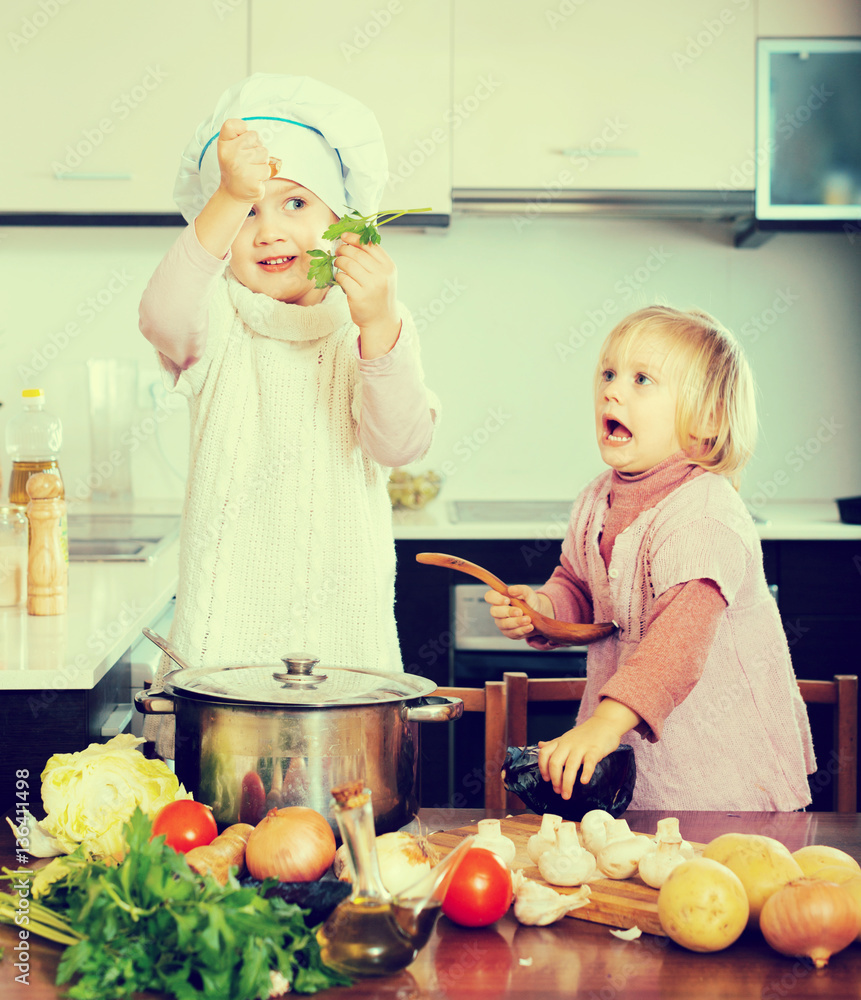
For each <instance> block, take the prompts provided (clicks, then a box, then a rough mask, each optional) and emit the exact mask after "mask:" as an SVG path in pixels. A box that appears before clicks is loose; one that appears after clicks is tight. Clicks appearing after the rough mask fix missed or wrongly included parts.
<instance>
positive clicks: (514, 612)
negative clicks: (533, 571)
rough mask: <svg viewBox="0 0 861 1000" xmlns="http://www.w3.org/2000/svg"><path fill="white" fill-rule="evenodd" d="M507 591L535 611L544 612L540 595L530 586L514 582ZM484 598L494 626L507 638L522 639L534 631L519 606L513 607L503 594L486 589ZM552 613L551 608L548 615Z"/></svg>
mask: <svg viewBox="0 0 861 1000" xmlns="http://www.w3.org/2000/svg"><path fill="white" fill-rule="evenodd" d="M508 592H509V594H511V596H512V597H517V598H518V599H519V600H521V601H523V603H524V604H526V605H528V606H529V607H530V608H534V609H535V610H536V611H541V612H542V613H543V612H544V609H543V608H542V607H541V605H542V603H543V602H542V600H541V595H540V594H536V593H535V591H534V590H533V589H532V587H527V586H526V584H525V583H516V584H514V585H513V586H511V587H509V588H508ZM484 599H485V601H487V603H488V604H489V605H490V614H491V615H492V617H493V620H494V622H496V627H497V628H498V629H499V631H500V632H501V633H502V634H503V635H504V636H506V637H507V638H509V639H522V638H523V637H524V636H526V635H529V633H530V632H532V631H534V629H533V627H532V622H531V621H530V620H529V619H528V618H527V617H526V615H524V614H523V612H522V611H521V610H520V609H519V608H516V607H514V605H513V604H512V603H511V600H510V599H509V598H508V597H506V596H505V595H504V594H499V593H497V592H496V591H495V590H488V592H487V593H486V594H485V595H484ZM548 603H549V602H548ZM552 614H553V610H552V608H551V609H550V616H552Z"/></svg>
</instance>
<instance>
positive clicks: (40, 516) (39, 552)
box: [27, 472, 69, 615]
mask: <svg viewBox="0 0 861 1000" xmlns="http://www.w3.org/2000/svg"><path fill="white" fill-rule="evenodd" d="M27 496H29V497H30V502H29V503H28V504H27V517H28V518H29V520H30V550H29V557H28V562H27V613H28V614H30V615H63V614H65V613H66V605H67V601H68V593H69V569H68V564H67V562H66V552H65V548H64V545H63V524H64V523H65V514H66V501H65V500H64V499H63V483H62V480H61V479H60V477H59V476H55V475H54V474H53V473H51V472H36V473H34V474H33V475H32V476H30V478H29V479H28V480H27Z"/></svg>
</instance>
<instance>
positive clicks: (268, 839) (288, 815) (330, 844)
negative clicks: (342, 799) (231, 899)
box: [245, 806, 335, 882]
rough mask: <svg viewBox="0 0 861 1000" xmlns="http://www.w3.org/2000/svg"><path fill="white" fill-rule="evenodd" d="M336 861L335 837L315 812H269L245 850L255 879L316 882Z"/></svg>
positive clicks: (296, 808)
mask: <svg viewBox="0 0 861 1000" xmlns="http://www.w3.org/2000/svg"><path fill="white" fill-rule="evenodd" d="M334 857H335V834H334V833H332V828H331V827H330V826H329V824H328V823H327V822H326V820H325V819H324V818H323V817H322V816H321V815H320V813H318V812H317V811H316V810H314V809H308V808H306V807H305V806H287V807H286V808H284V809H270V810H269V812H268V813H267V814H266V815H265V816H264V817H263V819H262V820H260V822H259V823H258V824H257V826H255V827H254V829H253V830H252V831H251V834H250V835H249V837H248V843H247V845H246V847H245V865H246V867H247V868H248V872H249V874H250V875H251V876H252V878H256V879H261V880H262V879H265V878H277V879H278V880H279V881H280V882H315V881H316V880H317V879H318V878H320V877H321V876H322V875H323V874H324V872H325V871H326V870H327V869H328V867H329V865H331V864H332V859H333V858H334Z"/></svg>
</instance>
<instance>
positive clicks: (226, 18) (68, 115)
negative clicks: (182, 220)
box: [0, 0, 247, 214]
mask: <svg viewBox="0 0 861 1000" xmlns="http://www.w3.org/2000/svg"><path fill="white" fill-rule="evenodd" d="M2 23H3V36H4V38H5V45H6V52H5V55H4V57H3V59H2V60H0V91H2V93H3V94H4V97H5V100H4V111H3V132H4V136H3V143H2V144H0V177H2V179H3V185H2V195H0V198H2V203H0V212H3V213H9V212H17V213H31V212H38V213H95V214H102V213H120V214H124V213H134V214H141V213H143V214H146V213H174V212H176V211H177V208H176V206H175V204H174V202H173V197H172V192H173V184H174V179H175V176H176V171H177V168H178V166H179V159H180V154H181V152H182V150H183V148H184V146H185V144H186V143H187V142H188V140H189V139H190V138H191V135H192V133H193V131H194V129H195V127H196V126H197V124H198V122H200V120H201V119H202V118H204V117H205V115H206V114H208V113H209V112H210V111H211V109H212V107H213V106H214V104H215V101H216V99H217V98H218V96H219V94H220V93H221V92H222V91H223V90H224V89H225V87H227V86H229V85H230V84H231V83H233V82H234V81H235V80H238V79H240V78H241V77H243V76H245V74H246V69H247V11H246V8H245V6H244V5H243V4H237V3H231V2H230V0H216V2H213V0H182V2H181V3H175V2H173V0H148V2H147V3H146V4H145V5H138V6H132V7H129V6H128V5H127V4H122V3H115V2H111V0H74V3H68V2H64V0H50V2H45V3H39V4H36V3H34V2H32V0H6V3H4V5H3V14H2Z"/></svg>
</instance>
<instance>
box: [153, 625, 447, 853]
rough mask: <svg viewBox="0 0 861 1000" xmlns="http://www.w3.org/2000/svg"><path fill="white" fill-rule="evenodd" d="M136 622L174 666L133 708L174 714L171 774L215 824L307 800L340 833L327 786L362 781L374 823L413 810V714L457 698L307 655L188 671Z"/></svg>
mask: <svg viewBox="0 0 861 1000" xmlns="http://www.w3.org/2000/svg"><path fill="white" fill-rule="evenodd" d="M143 631H144V634H145V635H146V636H147V638H149V639H151V640H152V641H153V642H154V643H156V645H157V646H160V647H161V648H162V649H163V650H164V651H165V652H166V653H167V654H168V656H170V657H171V659H173V660H174V661H175V662H176V663H177V664H179V666H180V667H182V668H183V669H181V670H175V671H173V672H172V673H170V674H168V675H167V676H166V677H165V678H164V681H163V685H162V687H161V688H160V689H155V688H150V689H149V690H146V691H140V692H138V694H137V695H136V696H135V705H136V707H137V709H138V711H140V712H143V713H145V714H147V715H171V714H172V715H175V716H176V775H177V777H178V778H179V780H180V781H181V782H182V783H183V784H184V785H185V787H186V788H187V789H188V791H190V792H192V793H193V794H194V797H195V798H196V799H197V800H198V801H200V802H205V803H206V804H207V805H209V806H211V807H212V810H213V813H214V815H215V819H216V822H217V823H218V825H219V827H225V826H228V825H230V824H231V823H239V822H242V823H252V824H256V823H258V822H259V821H260V820H261V819H262V818H263V816H264V815H265V814H266V812H267V811H268V810H269V809H273V808H281V807H283V806H309V807H310V808H311V809H316V810H317V812H319V813H321V814H322V815H323V816H325V817H326V818H327V819H328V820H329V823H330V824H331V826H332V829H333V830H334V831H335V834H336V835H338V829H337V823H336V821H335V819H334V816H332V815H331V813H330V809H329V801H330V799H331V789H332V788H333V787H335V786H336V785H341V784H344V783H345V782H348V781H354V780H357V779H362V780H363V781H364V782H365V784H366V786H367V787H369V788H371V789H372V790H373V793H374V795H373V802H374V820H375V824H376V828H377V832H378V833H385V832H388V831H390V830H397V829H399V828H400V827H402V826H403V825H404V824H405V823H408V822H409V821H410V820H411V819H412V818H413V817H414V816H415V815H416V813H417V811H418V801H417V798H416V765H417V762H418V756H419V727H418V723H420V722H449V721H451V720H453V719H458V718H460V716H461V715H462V714H463V702H462V701H461V700H460V699H459V698H441V697H428V696H429V695H431V692H433V691H434V690H435V689H436V684H434V682H433V681H429V680H428V679H427V678H425V677H419V676H416V675H414V674H384V673H380V672H378V671H374V670H359V669H352V668H346V667H329V666H326V667H322V668H320V667H318V666H317V660H315V659H314V658H313V657H307V656H285V657H284V658H283V664H284V666H283V667H282V666H259V665H256V666H231V667H209V668H201V669H195V668H193V667H191V666H190V665H189V664H188V663H187V662H186V661H185V660H184V659H183V658H182V656H180V655H179V654H178V653H177V652H176V650H175V649H173V647H172V646H171V645H170V643H168V642H167V640H166V639H163V638H162V637H161V636H159V635H157V634H156V633H155V632H152V631H151V630H150V629H144V630H143ZM315 668H316V669H315Z"/></svg>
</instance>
